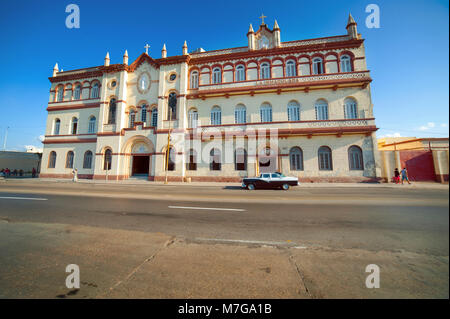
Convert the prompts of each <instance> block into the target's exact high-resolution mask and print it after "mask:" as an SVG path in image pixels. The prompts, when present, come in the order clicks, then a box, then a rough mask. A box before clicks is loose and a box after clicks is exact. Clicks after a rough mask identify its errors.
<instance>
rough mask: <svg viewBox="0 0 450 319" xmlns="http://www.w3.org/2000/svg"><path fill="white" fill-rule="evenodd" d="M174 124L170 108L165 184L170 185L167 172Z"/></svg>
mask: <svg viewBox="0 0 450 319" xmlns="http://www.w3.org/2000/svg"><path fill="white" fill-rule="evenodd" d="M171 122H172V108H171V107H170V106H169V132H168V133H167V149H166V178H165V180H164V184H168V181H167V172H168V171H169V155H170V129H171Z"/></svg>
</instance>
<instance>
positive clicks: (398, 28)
mask: <svg viewBox="0 0 450 319" xmlns="http://www.w3.org/2000/svg"><path fill="white" fill-rule="evenodd" d="M70 3H75V4H77V5H79V7H80V11H81V28H80V29H67V28H66V27H65V19H66V16H67V15H68V14H67V13H66V12H65V8H66V5H68V4H70ZM370 3H375V4H378V6H379V7H380V10H381V28H380V29H368V28H367V27H366V26H365V19H366V16H367V13H366V12H365V8H366V6H367V5H368V4H370ZM262 12H263V13H264V14H265V15H266V16H267V17H268V18H267V19H266V22H267V23H268V24H269V26H271V27H272V26H273V21H274V19H277V20H278V23H279V25H280V28H281V38H282V41H292V40H299V39H308V38H315V37H324V36H333V35H341V34H345V33H346V30H345V26H346V23H347V17H348V13H349V12H351V13H352V15H353V17H354V18H355V20H356V22H357V23H358V31H359V32H360V33H361V34H362V36H363V37H364V38H365V39H366V42H365V46H366V56H367V64H368V68H369V70H371V75H372V78H373V82H372V99H373V103H374V112H375V116H376V124H377V126H378V127H379V128H380V130H379V131H378V133H377V135H378V136H386V135H388V134H389V135H394V134H395V135H401V136H418V137H419V136H431V137H448V119H449V114H448V109H449V95H448V85H449V34H448V32H449V4H448V1H438V0H434V1H427V0H408V1H403V0H402V1H397V0H396V1H393V0H381V1H378V0H369V1H361V0H346V1H333V0H327V1H324V0H319V1H299V0H295V1H294V0H292V1H287V0H277V1H273V0H272V1H265V0H260V1H246V0H239V1H236V0H227V1H211V0H210V1H203V0H200V1H189V2H187V1H179V2H178V3H175V2H174V1H172V2H167V1H150V0H149V1H134V0H128V1H113V0H109V1H99V0H96V1H84V0H83V1H81V0H72V1H61V0H59V1H48V0H41V1H3V2H2V8H1V11H0V36H1V42H2V46H1V50H0V68H1V76H0V107H1V115H0V149H2V147H3V138H4V134H5V129H6V127H8V126H9V127H10V129H9V135H8V145H7V148H8V149H15V150H22V149H23V147H24V145H35V146H39V147H42V145H41V143H40V141H39V136H41V135H43V134H44V131H45V123H46V117H47V112H46V110H45V109H46V107H47V101H48V94H49V88H50V82H49V81H48V77H49V76H51V73H52V69H53V66H54V65H55V62H58V64H59V66H60V68H63V69H64V70H70V69H78V68H83V67H90V66H97V65H101V64H103V58H104V56H105V54H106V51H109V52H110V55H111V63H121V61H122V55H123V52H124V50H125V49H128V53H129V56H130V61H133V60H134V59H136V58H137V57H138V56H139V54H141V53H142V52H143V51H144V48H143V47H144V45H145V43H147V42H148V43H149V44H150V45H151V48H150V55H151V56H153V57H154V58H159V57H160V54H161V47H162V45H163V43H166V46H167V50H168V55H179V54H181V47H182V44H183V42H184V40H187V42H188V46H189V48H190V49H193V48H197V47H203V48H205V49H206V50H214V49H222V48H228V47H236V46H245V45H247V38H246V33H247V30H248V25H249V23H253V25H254V26H256V27H257V26H258V25H259V21H260V20H259V19H258V17H259V16H260V15H261V13H262ZM130 63H131V62H130Z"/></svg>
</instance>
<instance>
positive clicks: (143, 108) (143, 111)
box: [141, 104, 147, 126]
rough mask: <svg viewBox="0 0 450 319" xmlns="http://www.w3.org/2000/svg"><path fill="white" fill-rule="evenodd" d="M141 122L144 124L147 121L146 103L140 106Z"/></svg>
mask: <svg viewBox="0 0 450 319" xmlns="http://www.w3.org/2000/svg"><path fill="white" fill-rule="evenodd" d="M141 122H142V123H144V124H145V123H146V122H147V105H145V104H142V106H141ZM144 126H145V125H144Z"/></svg>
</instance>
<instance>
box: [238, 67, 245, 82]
mask: <svg viewBox="0 0 450 319" xmlns="http://www.w3.org/2000/svg"><path fill="white" fill-rule="evenodd" d="M239 81H245V67H244V66H243V65H242V64H240V65H238V66H237V67H236V82H239Z"/></svg>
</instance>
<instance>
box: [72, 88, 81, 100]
mask: <svg viewBox="0 0 450 319" xmlns="http://www.w3.org/2000/svg"><path fill="white" fill-rule="evenodd" d="M73 98H74V99H75V100H79V99H80V98H81V85H79V84H78V85H77V86H76V87H75V92H74V94H73Z"/></svg>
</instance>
